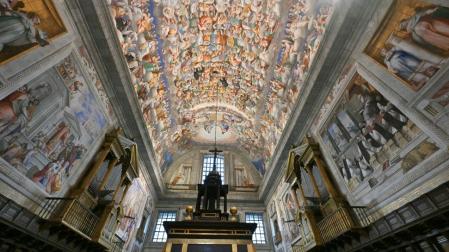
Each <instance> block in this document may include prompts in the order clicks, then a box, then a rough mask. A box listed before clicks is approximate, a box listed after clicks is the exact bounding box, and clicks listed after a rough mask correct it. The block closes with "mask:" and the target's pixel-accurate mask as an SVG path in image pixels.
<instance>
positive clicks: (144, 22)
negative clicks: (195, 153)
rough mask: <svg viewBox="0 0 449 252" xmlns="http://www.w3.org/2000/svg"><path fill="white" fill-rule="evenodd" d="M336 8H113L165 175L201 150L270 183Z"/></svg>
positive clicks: (203, 2) (193, 2)
mask: <svg viewBox="0 0 449 252" xmlns="http://www.w3.org/2000/svg"><path fill="white" fill-rule="evenodd" d="M333 1H334V0H319V1H312V0H288V1H282V0H268V1H262V0H238V1H236V0H164V1H162V0H157V1H156V0H132V1H131V0H130V1H126V0H110V10H111V15H112V17H113V19H114V21H115V24H116V28H117V35H118V37H119V40H120V42H121V46H122V50H123V53H124V56H125V58H126V60H127V62H128V66H129V69H130V72H131V76H132V81H133V85H134V88H135V91H136V94H137V96H138V98H139V102H140V105H141V109H142V113H143V116H144V119H145V121H146V123H147V127H148V131H149V133H150V136H151V139H152V142H153V147H154V150H155V155H156V158H157V160H158V161H159V165H160V167H166V166H167V161H169V160H171V157H172V156H173V155H175V154H180V153H181V152H184V151H187V150H189V149H191V147H192V146H194V145H198V144H201V145H204V144H212V143H213V142H214V140H215V122H217V124H216V127H217V129H216V132H217V134H216V135H217V136H216V138H217V142H218V144H221V145H230V146H233V147H236V148H238V149H240V150H241V151H243V152H246V153H247V154H248V155H249V157H250V158H251V159H252V160H253V161H254V163H255V164H256V166H257V167H258V169H259V172H261V173H262V174H263V173H264V172H265V167H266V164H267V163H268V162H269V160H270V157H271V155H272V154H273V152H274V149H275V148H276V145H277V143H278V141H279V139H280V137H281V135H282V132H283V130H284V127H285V124H286V122H287V120H288V118H289V117H290V114H291V111H292V109H293V105H294V104H295V102H296V100H297V97H298V95H299V93H300V92H301V87H302V85H303V83H304V80H305V78H306V76H307V73H308V71H309V69H310V66H311V63H312V62H313V58H314V55H315V54H316V52H317V50H318V48H319V45H320V42H321V40H322V38H323V35H324V32H325V28H326V24H327V23H328V22H329V19H330V15H331V13H332V5H333Z"/></svg>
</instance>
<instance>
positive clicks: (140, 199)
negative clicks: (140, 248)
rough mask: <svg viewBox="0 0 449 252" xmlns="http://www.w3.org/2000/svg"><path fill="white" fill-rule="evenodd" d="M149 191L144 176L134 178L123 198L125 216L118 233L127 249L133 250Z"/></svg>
mask: <svg viewBox="0 0 449 252" xmlns="http://www.w3.org/2000/svg"><path fill="white" fill-rule="evenodd" d="M147 199H148V191H147V187H146V184H145V182H144V179H143V178H137V179H134V180H133V182H132V184H131V186H130V187H129V189H128V191H127V192H126V195H125V198H124V199H123V202H122V205H123V209H122V214H123V216H124V217H123V218H122V220H121V222H120V223H119V225H118V228H117V231H116V235H118V236H119V237H120V238H121V239H122V240H123V241H125V245H124V249H125V251H131V248H132V243H133V242H134V239H135V238H136V232H137V229H138V228H139V226H140V222H141V221H142V215H143V212H144V210H145V204H146V202H147Z"/></svg>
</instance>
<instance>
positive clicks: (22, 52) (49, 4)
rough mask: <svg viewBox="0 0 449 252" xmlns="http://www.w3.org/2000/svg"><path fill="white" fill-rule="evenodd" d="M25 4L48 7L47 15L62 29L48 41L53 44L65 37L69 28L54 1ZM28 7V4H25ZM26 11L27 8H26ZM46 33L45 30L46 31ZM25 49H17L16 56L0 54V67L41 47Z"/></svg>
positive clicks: (31, 0) (44, 0) (35, 46)
mask: <svg viewBox="0 0 449 252" xmlns="http://www.w3.org/2000/svg"><path fill="white" fill-rule="evenodd" d="M22 1H23V2H28V3H31V4H32V2H34V1H40V2H42V4H43V5H44V6H45V7H46V10H47V13H46V14H48V15H50V16H51V17H52V19H53V20H54V24H57V25H58V27H60V31H58V32H57V33H55V34H53V35H52V36H50V37H49V38H48V39H47V41H48V42H49V43H50V44H52V43H53V42H54V41H55V40H56V39H58V38H59V37H61V36H63V35H64V34H66V33H67V32H68V31H67V27H66V25H65V24H64V21H63V19H62V18H61V15H60V14H59V11H58V9H57V8H56V7H55V4H54V2H53V0H22ZM25 6H26V3H25ZM25 10H26V8H25ZM28 11H35V10H34V9H31V10H28ZM35 12H36V13H37V14H38V15H39V13H40V12H39V11H35ZM44 31H45V30H44ZM21 47H23V50H20V49H17V50H18V52H16V53H15V54H12V55H9V56H8V55H6V56H4V55H3V54H2V53H1V52H0V66H1V65H4V64H7V63H10V62H12V61H15V60H17V59H19V58H21V57H23V56H25V55H26V54H28V53H30V52H32V51H34V50H36V49H37V48H39V47H41V46H40V45H37V44H35V43H34V44H30V45H29V46H21ZM2 57H5V58H4V59H2Z"/></svg>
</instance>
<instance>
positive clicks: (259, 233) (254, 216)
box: [245, 213, 266, 244]
mask: <svg viewBox="0 0 449 252" xmlns="http://www.w3.org/2000/svg"><path fill="white" fill-rule="evenodd" d="M245 222H246V223H256V224H257V228H256V231H254V234H253V243H254V244H265V243H266V240H265V227H264V225H263V214H262V213H246V214H245Z"/></svg>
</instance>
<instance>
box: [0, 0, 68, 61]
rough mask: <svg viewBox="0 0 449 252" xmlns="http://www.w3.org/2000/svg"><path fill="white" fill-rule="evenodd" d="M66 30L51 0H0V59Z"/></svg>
mask: <svg viewBox="0 0 449 252" xmlns="http://www.w3.org/2000/svg"><path fill="white" fill-rule="evenodd" d="M65 31H66V29H65V27H64V24H63V23H62V21H61V19H60V17H59V15H58V13H57V11H56V9H55V7H54V5H53V3H52V1H51V0H21V1H17V0H13V1H8V0H2V1H0V63H1V62H3V61H5V60H8V59H11V58H13V57H14V56H16V55H18V54H20V53H22V52H25V51H27V50H29V49H30V48H32V47H34V46H46V45H48V44H50V43H52V38H54V37H55V36H57V35H59V34H62V33H64V32H65Z"/></svg>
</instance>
